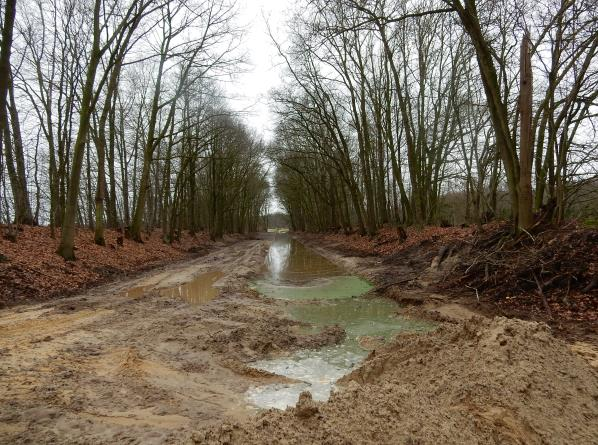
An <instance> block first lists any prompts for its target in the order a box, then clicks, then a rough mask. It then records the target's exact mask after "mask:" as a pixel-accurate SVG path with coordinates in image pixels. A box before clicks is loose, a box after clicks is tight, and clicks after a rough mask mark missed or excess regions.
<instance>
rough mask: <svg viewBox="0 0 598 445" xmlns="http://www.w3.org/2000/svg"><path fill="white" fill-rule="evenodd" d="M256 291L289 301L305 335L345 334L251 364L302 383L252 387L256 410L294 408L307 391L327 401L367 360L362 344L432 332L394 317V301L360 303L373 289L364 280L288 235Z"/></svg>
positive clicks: (278, 241)
mask: <svg viewBox="0 0 598 445" xmlns="http://www.w3.org/2000/svg"><path fill="white" fill-rule="evenodd" d="M254 288H255V289H256V290H257V291H258V292H260V293H261V294H263V295H265V296H267V297H270V298H276V299H281V300H287V303H286V305H285V307H286V309H287V311H288V312H289V315H290V316H291V317H292V318H294V319H296V320H299V321H303V322H306V323H309V325H310V327H308V328H305V329H306V330H307V331H317V330H319V329H321V328H322V327H324V326H327V325H333V324H338V325H340V326H342V327H343V328H344V329H345V331H346V333H347V337H346V339H345V340H344V341H343V342H342V343H340V344H338V345H333V346H328V347H324V348H321V349H317V350H301V351H297V352H294V353H291V354H290V355H288V356H284V357H276V358H272V359H266V360H261V361H257V362H254V363H252V366H253V367H255V368H258V369H263V370H266V371H270V372H274V373H276V374H280V375H284V376H286V377H290V378H293V379H297V380H300V381H301V382H303V383H291V384H271V385H263V386H256V387H253V388H250V389H249V390H248V391H247V399H248V400H249V402H250V403H252V404H253V405H255V406H256V407H259V408H278V409H284V408H286V407H287V406H292V405H295V403H296V402H297V399H298V397H299V394H300V393H301V392H302V391H305V390H309V391H310V392H311V393H312V396H313V398H314V399H316V400H327V399H328V397H329V396H330V392H331V390H332V389H333V388H334V383H335V382H336V381H337V380H338V379H339V378H341V377H342V376H343V375H345V374H347V373H349V372H350V371H351V370H352V369H353V368H354V367H355V366H356V365H358V364H359V362H361V360H363V359H364V358H365V357H366V356H367V354H368V351H367V350H366V349H364V348H362V347H361V346H360V344H361V345H364V346H367V345H366V343H368V341H369V342H371V341H380V340H382V339H388V338H390V337H391V336H393V335H394V334H396V333H398V332H401V331H427V330H430V329H432V328H433V326H432V325H431V324H429V323H425V322H420V321H414V320H411V319H406V318H403V317H399V316H397V315H396V311H397V309H398V306H397V305H396V303H394V302H393V301H390V300H388V299H380V298H374V299H372V298H369V299H365V298H359V296H360V295H363V294H364V293H366V292H367V291H369V290H370V289H371V288H372V286H371V285H370V284H369V283H368V282H367V281H365V280H362V279H360V278H358V277H355V276H349V275H345V274H344V271H343V270H342V269H340V268H339V267H338V266H336V265H334V264H333V263H331V262H330V261H328V260H327V259H326V258H324V257H322V256H321V255H319V254H317V253H316V252H314V251H313V250H310V249H308V248H306V247H305V246H303V245H302V244H301V243H299V242H298V241H296V240H294V239H291V238H290V237H289V236H286V235H276V238H275V240H274V241H273V242H272V245H271V247H270V250H269V252H268V255H267V257H266V265H265V270H264V273H263V276H262V278H261V279H260V280H257V281H255V282H254ZM288 300H290V301H288ZM372 337H374V338H372Z"/></svg>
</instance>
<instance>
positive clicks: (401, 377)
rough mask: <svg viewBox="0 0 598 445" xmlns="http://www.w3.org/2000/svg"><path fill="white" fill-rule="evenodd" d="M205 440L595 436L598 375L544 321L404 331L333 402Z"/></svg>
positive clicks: (199, 438)
mask: <svg viewBox="0 0 598 445" xmlns="http://www.w3.org/2000/svg"><path fill="white" fill-rule="evenodd" d="M191 440H192V441H194V442H195V443H198V444H237V443H238V444H330V445H332V444H339V445H340V444H343V445H344V444H381V443H388V444H391V443H392V444H438V443H442V444H572V443H575V444H588V445H590V444H595V443H597V441H598V374H597V373H596V370H595V369H593V368H592V367H590V366H589V365H588V363H587V362H585V361H584V360H583V359H582V358H581V357H580V356H578V355H577V354H575V353H573V352H572V351H571V350H570V348H569V347H568V346H567V345H566V344H565V343H564V342H562V341H561V340H558V339H555V338H554V337H553V336H552V335H551V334H550V332H549V329H548V327H547V326H546V325H544V324H539V323H535V322H526V321H521V320H509V319H506V318H501V317H497V318H495V319H493V320H489V319H482V318H477V319H472V320H470V321H467V322H465V323H460V324H457V325H444V326H442V327H440V328H439V329H437V330H436V331H435V332H431V333H428V334H424V335H421V334H410V335H400V336H398V337H397V338H396V339H395V340H394V341H392V342H391V343H390V344H388V345H387V346H384V347H381V348H380V349H378V350H376V351H374V352H372V353H371V354H370V356H369V357H368V359H367V360H366V361H365V362H364V363H363V364H362V365H361V366H360V367H359V368H357V369H356V370H355V371H354V372H352V373H351V374H349V375H348V376H346V377H344V378H343V379H342V380H341V382H340V388H339V390H338V391H337V392H336V393H335V394H333V396H332V397H331V398H330V400H329V401H328V402H326V403H319V402H314V401H312V400H311V397H310V395H309V394H308V393H304V394H303V395H302V397H301V399H300V401H299V402H298V403H297V405H296V406H295V407H294V408H289V409H287V410H286V411H283V412H281V411H276V410H270V411H267V412H265V413H263V414H261V415H259V416H257V417H256V418H253V419H250V420H247V421H243V422H235V423H227V424H224V425H221V426H219V427H211V428H206V429H202V430H199V431H197V432H196V433H195V434H193V435H192V437H191Z"/></svg>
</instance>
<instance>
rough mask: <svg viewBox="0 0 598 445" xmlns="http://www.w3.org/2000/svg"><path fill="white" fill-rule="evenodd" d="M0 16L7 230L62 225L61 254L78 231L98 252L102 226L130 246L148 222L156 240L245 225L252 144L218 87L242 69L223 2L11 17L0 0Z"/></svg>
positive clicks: (46, 4)
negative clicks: (119, 232)
mask: <svg viewBox="0 0 598 445" xmlns="http://www.w3.org/2000/svg"><path fill="white" fill-rule="evenodd" d="M2 12H3V21H2V23H3V38H2V57H0V69H2V70H5V71H3V72H2V73H0V93H2V89H3V88H4V85H2V81H4V80H5V81H6V82H7V84H6V86H5V88H6V90H5V91H6V92H7V93H6V94H5V95H4V97H7V98H8V99H7V100H4V103H2V102H1V101H2V96H3V95H2V94H0V121H1V122H0V126H1V127H0V128H1V129H2V132H0V133H1V135H2V136H3V137H4V138H3V147H2V148H1V149H0V152H2V153H3V154H4V157H3V162H2V166H1V167H2V168H1V169H0V172H1V173H2V174H3V177H2V182H1V187H2V189H1V190H2V192H3V193H2V197H1V200H2V208H3V210H2V212H1V215H2V217H3V218H4V219H5V221H6V222H7V223H12V222H13V221H14V222H16V223H17V224H32V223H37V222H39V223H47V224H49V225H50V227H51V228H52V234H54V228H57V227H60V228H61V229H62V230H61V232H60V236H61V242H60V247H59V249H58V253H59V254H60V255H62V256H63V257H64V258H65V259H74V246H73V242H74V235H75V230H76V227H77V226H80V225H86V226H89V227H90V228H93V229H94V234H95V236H94V237H95V242H96V243H97V244H100V245H103V244H104V243H105V240H104V230H105V227H112V228H122V229H124V230H125V231H126V232H127V234H128V236H129V237H130V238H132V239H134V240H136V241H141V240H142V232H143V230H144V229H152V228H154V227H160V228H161V229H162V232H163V234H164V239H165V241H172V240H174V239H176V237H177V236H178V234H179V233H180V231H181V230H184V229H187V230H190V231H191V232H195V231H197V230H202V229H205V230H209V231H210V234H211V236H212V237H213V238H217V237H220V236H222V234H223V233H224V232H226V231H240V232H243V231H248V230H255V228H256V225H257V222H258V218H259V215H260V214H261V212H262V210H263V206H264V205H265V202H266V198H267V190H268V183H267V181H266V179H265V171H264V169H263V167H262V164H263V162H262V160H263V156H264V149H263V146H262V144H261V142H260V141H259V140H258V139H257V138H256V137H255V136H254V135H252V134H251V132H250V131H248V129H247V128H245V127H244V126H243V124H242V123H241V122H240V121H239V120H238V119H237V118H235V116H234V115H233V113H231V112H230V111H228V109H227V106H226V103H225V102H224V101H223V100H222V99H221V98H220V97H221V96H222V94H221V92H220V91H219V89H218V86H217V85H218V79H219V78H220V77H223V76H229V75H231V74H232V73H234V72H235V70H238V66H239V64H240V63H241V62H242V60H241V59H240V56H239V51H238V45H239V41H240V37H241V32H240V30H239V29H238V28H237V27H236V25H235V13H236V10H235V5H234V3H232V2H229V1H228V0H90V1H86V2H81V1H79V0H22V1H20V2H18V8H17V11H16V19H15V18H14V17H15V0H7V1H6V4H5V7H4V8H3V11H2ZM13 23H14V26H13ZM13 28H14V38H13V39H11V38H9V35H8V34H9V32H10V31H11V30H13ZM5 47H7V48H8V49H6V48H5ZM11 47H12V58H11V62H10V63H8V64H5V63H3V62H6V61H7V60H8V59H6V57H7V56H6V55H7V54H10V49H11ZM4 73H6V75H4Z"/></svg>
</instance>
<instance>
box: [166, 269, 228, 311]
mask: <svg viewBox="0 0 598 445" xmlns="http://www.w3.org/2000/svg"><path fill="white" fill-rule="evenodd" d="M223 276H224V273H223V272H220V271H214V272H206V273H202V274H201V275H198V276H197V277H195V279H193V281H189V282H188V283H183V284H181V285H179V286H175V287H171V288H168V289H160V295H162V296H163V297H170V298H176V297H178V298H182V299H183V300H185V301H186V302H187V303H189V304H204V303H207V302H208V301H211V300H213V299H214V298H216V297H217V296H218V293H219V292H220V289H218V288H217V287H214V283H215V282H216V281H218V280H219V279H220V278H222V277H223Z"/></svg>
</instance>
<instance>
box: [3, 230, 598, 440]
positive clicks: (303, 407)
mask: <svg viewBox="0 0 598 445" xmlns="http://www.w3.org/2000/svg"><path fill="white" fill-rule="evenodd" d="M447 236H448V235H447ZM464 236H466V235H464ZM303 239H304V241H306V243H307V244H308V245H311V246H312V247H313V248H314V249H316V250H317V251H319V252H320V253H321V254H323V255H325V256H327V257H328V258H329V259H331V260H332V261H335V262H336V263H338V264H339V265H341V266H343V267H344V268H345V269H346V270H348V271H350V272H351V273H355V274H358V275H361V276H363V277H365V278H368V279H369V280H371V281H372V282H373V283H374V284H375V285H376V287H377V291H376V292H375V293H377V294H378V295H385V296H388V297H391V298H394V299H395V300H397V301H399V302H400V303H401V306H402V308H401V309H400V312H401V313H402V315H404V316H411V317H425V318H430V319H434V320H436V323H437V325H438V328H437V329H436V330H435V331H433V332H430V333H428V334H423V335H422V334H418V335H399V336H397V337H396V338H394V339H393V340H391V341H389V342H388V343H386V344H376V345H375V347H374V348H375V349H374V350H373V351H371V353H370V355H369V357H368V359H367V360H366V361H365V362H364V363H363V364H362V365H361V366H359V367H358V368H357V369H355V371H354V372H352V373H351V374H349V375H348V376H346V377H344V378H343V379H342V380H341V381H340V382H339V384H338V388H337V391H336V392H335V393H334V394H333V396H332V397H331V399H330V400H329V401H328V402H325V403H321V402H314V401H312V400H311V396H310V394H309V393H304V394H303V395H302V396H301V398H300V400H299V402H298V404H297V406H295V407H292V408H289V409H287V410H285V411H278V410H268V411H262V412H258V411H257V410H255V409H252V408H251V407H249V406H248V405H247V403H246V401H245V398H244V393H245V391H246V390H247V389H248V388H249V387H250V386H252V385H256V384H264V383H274V382H284V381H285V380H284V378H282V377H279V376H276V375H271V374H268V373H264V372H260V371H256V370H254V369H252V368H250V367H249V366H248V364H249V363H250V362H251V361H252V360H255V359H259V358H263V357H266V356H272V355H279V354H285V353H286V352H287V351H291V350H294V349H297V348H317V347H321V346H323V345H328V344H334V343H337V342H339V341H340V340H341V339H342V338H343V336H344V332H343V331H342V330H341V329H339V328H336V327H333V326H332V327H328V328H326V329H324V330H323V331H322V332H320V333H318V334H313V335H305V334H300V332H305V330H304V329H300V327H299V326H297V323H296V322H294V321H292V320H290V319H289V318H287V317H286V315H285V312H284V306H283V305H279V304H277V303H276V302H273V301H271V300H267V299H264V298H261V297H260V296H259V295H257V294H255V293H254V292H252V291H250V290H248V287H247V285H248V280H249V279H250V278H251V277H252V276H254V275H256V274H258V273H259V272H260V270H261V268H262V267H263V261H264V255H265V253H266V251H267V248H268V241H267V240H245V241H240V242H237V243H234V244H231V245H224V244H222V245H217V246H214V247H213V250H212V251H211V253H209V254H207V255H205V256H203V257H200V258H195V259H193V260H186V261H184V262H179V263H176V264H173V265H170V266H165V267H162V268H161V269H157V270H153V271H151V272H146V273H144V274H142V275H141V276H139V277H137V278H135V279H127V280H124V281H121V282H119V283H117V284H110V285H104V286H103V287H99V288H95V289H93V290H90V291H87V292H85V293H83V294H81V295H78V296H75V297H69V298H65V299H55V300H52V301H50V302H46V303H42V304H35V305H27V306H16V307H11V308H7V309H3V310H1V311H0V388H2V390H1V391H0V443H78V444H79V443H80V444H103V443H143V444H147V443H150V444H151V443H177V444H178V443H184V444H191V443H200V444H204V443H205V444H273V443H278V444H321V443H323V444H379V443H389V444H437V443H443V444H444V443H446V444H470V443H471V444H488V443H495V444H536V443H537V444H568V443H576V444H595V443H598V350H597V349H596V348H595V346H594V345H593V344H592V343H591V342H588V341H580V340H579V339H575V338H573V337H566V336H562V335H558V336H555V334H558V333H557V332H556V331H555V329H554V328H552V327H550V326H548V325H546V324H544V323H537V322H530V321H522V320H519V319H507V318H504V317H494V316H493V315H494V314H491V313H486V316H485V315H484V310H480V309H484V306H483V305H477V302H476V303H475V304H474V303H471V301H469V300H468V299H463V300H461V299H459V298H456V297H454V296H451V295H447V294H445V293H442V292H440V290H439V288H438V286H437V283H438V282H439V281H440V280H442V277H443V276H446V273H447V270H451V268H452V267H453V266H455V265H456V258H457V256H456V255H447V257H448V258H447V259H444V260H443V261H442V262H440V263H439V264H433V262H434V257H435V256H437V246H436V245H434V244H432V247H431V248H430V249H428V248H425V246H426V245H427V243H426V242H424V244H423V245H422V244H421V243H418V242H413V245H412V247H411V250H410V251H409V253H407V250H405V251H404V252H403V253H401V254H400V255H406V256H403V257H401V258H403V259H402V260H401V261H398V256H397V252H395V254H394V256H393V255H389V254H386V255H380V254H378V255H374V256H372V255H367V251H364V252H363V253H362V254H358V255H356V254H355V252H350V251H348V250H347V249H346V246H347V243H346V242H345V243H343V242H341V241H338V240H335V239H332V240H330V239H328V240H325V239H323V238H322V237H316V236H314V237H306V236H304V237H303ZM451 258H452V259H451ZM437 262H438V261H437ZM451 264H452V265H451ZM215 270H219V271H222V272H224V276H223V277H222V278H221V279H219V281H218V282H217V283H216V285H217V286H219V287H220V288H221V293H220V295H219V297H217V298H216V299H214V300H212V301H211V302H209V303H207V304H204V305H201V306H192V305H189V304H187V303H185V302H184V301H181V300H178V299H175V298H168V297H163V296H160V293H159V290H160V289H162V288H170V287H172V286H176V285H178V284H181V283H185V282H188V281H191V280H192V279H193V278H194V277H195V276H197V275H198V274H200V273H202V272H208V271H215ZM139 287H144V288H145V289H146V290H145V292H143V293H142V294H140V295H138V294H137V293H135V295H136V296H127V294H126V292H125V291H126V290H127V289H129V288H139ZM373 294H374V293H373ZM467 298H469V299H470V298H471V296H469V297H467ZM474 298H475V297H474Z"/></svg>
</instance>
